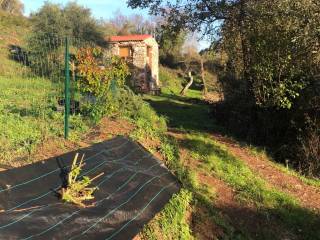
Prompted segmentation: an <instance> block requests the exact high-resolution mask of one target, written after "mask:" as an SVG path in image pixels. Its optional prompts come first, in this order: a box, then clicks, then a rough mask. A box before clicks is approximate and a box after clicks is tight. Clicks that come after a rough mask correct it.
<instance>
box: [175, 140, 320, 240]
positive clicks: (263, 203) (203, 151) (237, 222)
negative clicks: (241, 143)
mask: <svg viewBox="0 0 320 240" xmlns="http://www.w3.org/2000/svg"><path fill="white" fill-rule="evenodd" d="M192 136H193V135H192ZM209 141H210V140H208V141H206V140H205V139H204V138H202V137H199V138H198V137H194V138H191V137H187V138H186V139H184V140H180V141H179V145H182V146H184V147H185V148H187V149H188V150H190V151H191V152H192V153H195V154H197V155H198V156H199V158H200V160H199V161H200V162H201V165H202V167H201V168H202V169H203V170H204V171H206V174H208V175H212V174H214V175H215V176H218V177H220V178H221V179H223V180H224V181H225V182H227V183H228V184H229V185H231V186H232V187H233V188H234V189H235V190H236V194H237V195H236V197H237V198H238V197H239V199H241V200H242V201H246V202H247V203H249V205H250V204H253V205H256V206H257V207H243V208H242V207H235V206H233V205H232V206H223V207H221V209H220V208H219V209H218V210H220V211H221V212H223V213H225V214H226V215H227V216H228V219H229V220H230V221H231V222H230V223H231V224H230V225H231V226H235V227H239V229H238V230H240V231H241V234H238V233H236V231H235V230H234V229H232V227H230V226H228V225H226V223H223V222H221V219H217V217H219V215H217V209H215V208H212V207H211V206H212V202H211V201H208V200H207V199H206V198H202V197H201V196H197V195H195V196H196V197H197V198H199V199H198V201H199V202H200V203H201V205H203V206H204V207H205V208H206V209H207V210H208V211H209V212H210V216H211V217H212V218H213V220H214V221H215V222H216V221H217V222H218V223H219V222H220V223H221V225H222V226H221V227H223V229H224V232H227V234H228V236H232V237H233V239H243V238H242V237H244V236H246V235H249V236H250V237H251V238H252V239H306V240H311V239H312V240H313V239H320V228H319V226H320V214H319V213H318V212H315V211H311V210H309V209H306V208H303V207H301V206H299V204H297V203H296V202H295V199H293V198H292V197H290V196H288V195H286V194H284V193H282V192H280V191H278V190H276V189H271V188H269V187H268V186H267V184H266V183H265V182H264V181H263V180H262V179H260V178H259V177H256V175H255V174H254V173H253V172H251V170H250V169H249V168H248V167H246V166H245V165H244V164H243V163H242V162H241V161H240V160H238V159H236V158H235V157H233V156H232V155H230V154H229V153H228V152H227V151H225V150H224V149H222V148H221V147H220V146H218V145H215V144H213V143H211V142H209ZM207 156H214V157H213V158H211V159H210V157H207ZM192 171H195V169H192ZM213 187H214V186H213ZM239 205H240V204H239ZM234 234H236V235H234ZM236 236H237V237H236ZM290 236H297V237H294V238H291V237H290Z"/></svg>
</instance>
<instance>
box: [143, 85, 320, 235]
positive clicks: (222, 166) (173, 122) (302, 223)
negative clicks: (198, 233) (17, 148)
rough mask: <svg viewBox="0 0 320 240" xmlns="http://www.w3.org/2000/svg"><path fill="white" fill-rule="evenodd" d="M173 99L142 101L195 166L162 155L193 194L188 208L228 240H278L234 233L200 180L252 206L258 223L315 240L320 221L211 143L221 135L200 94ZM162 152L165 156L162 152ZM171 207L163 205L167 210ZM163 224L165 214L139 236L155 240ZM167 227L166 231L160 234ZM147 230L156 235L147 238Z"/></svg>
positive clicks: (167, 95) (168, 95)
mask: <svg viewBox="0 0 320 240" xmlns="http://www.w3.org/2000/svg"><path fill="white" fill-rule="evenodd" d="M177 93H178V91H177V90H173V91H172V90H168V89H166V88H165V89H164V91H163V94H161V95H160V96H145V97H144V98H145V100H146V101H148V102H149V103H150V105H151V106H152V107H153V108H154V109H155V110H156V111H157V112H158V113H159V114H160V115H163V116H165V118H166V119H167V121H168V126H169V127H170V128H171V131H173V132H175V131H176V130H179V133H180V134H181V133H182V134H183V139H182V140H181V139H179V140H176V142H177V143H176V144H177V146H179V148H183V149H187V157H186V156H184V158H185V159H186V158H187V159H192V160H190V161H194V164H192V165H191V166H190V165H188V164H186V163H185V162H184V160H183V159H181V158H180V157H179V153H177V154H176V155H174V154H167V155H168V156H167V162H168V166H169V167H170V168H171V169H172V170H174V171H176V174H177V176H179V178H180V180H181V181H182V182H183V184H184V186H185V189H187V190H188V191H190V192H191V193H192V196H193V201H191V203H190V208H191V209H199V208H205V210H206V212H207V213H209V214H208V216H207V217H208V218H209V219H211V221H213V222H214V223H215V224H216V225H218V226H219V227H221V228H222V229H223V231H224V234H225V235H224V236H225V237H227V239H271V238H272V239H281V237H282V236H280V235H277V233H276V232H274V229H268V227H266V228H265V229H261V230H260V232H259V234H260V235H259V236H252V235H251V234H250V231H247V229H240V231H239V229H238V230H237V231H235V229H234V227H233V226H232V224H231V223H230V222H229V221H228V220H227V219H224V218H223V217H221V215H220V214H219V213H218V211H217V209H215V208H214V202H215V194H219V193H215V186H210V185H206V183H204V182H201V183H200V182H199V179H198V176H199V175H201V174H204V175H206V176H212V177H215V178H218V179H220V180H222V181H223V182H225V183H226V184H227V185H228V186H230V187H232V189H234V191H235V194H236V200H237V201H238V202H239V203H240V204H243V205H244V206H254V207H253V208H254V209H255V211H256V213H255V214H257V215H258V216H261V218H262V219H264V220H263V221H266V222H268V221H275V222H276V223H275V224H276V225H278V227H279V228H280V229H283V232H289V233H292V234H294V235H296V236H299V239H300V238H301V239H320V237H319V236H320V229H319V228H318V226H320V225H319V224H320V221H319V217H318V215H317V214H315V213H313V212H312V211H310V210H308V209H304V208H302V207H301V206H300V205H299V203H298V201H297V200H296V199H295V198H294V197H292V196H289V195H288V194H285V193H283V192H281V191H280V190H277V189H275V188H273V187H272V186H269V185H268V184H267V183H266V181H265V180H264V179H262V178H261V177H259V176H257V175H256V174H255V173H254V172H252V171H251V169H250V168H249V167H247V166H246V165H245V163H244V162H242V161H241V160H240V159H238V158H236V157H234V156H233V155H231V154H230V153H229V152H228V150H227V149H226V148H225V147H224V146H223V145H222V144H220V143H218V142H216V141H215V140H213V139H212V137H211V136H210V134H209V133H210V132H211V133H212V132H221V131H220V130H221V129H220V128H219V127H217V126H216V125H215V124H214V120H213V119H212V116H211V115H210V106H209V105H207V104H206V103H204V102H203V101H201V92H200V91H198V92H197V91H196V90H193V91H189V93H188V94H187V96H180V95H178V94H177ZM163 145H165V143H163ZM168 148H169V147H168V146H167V149H168ZM163 149H164V155H166V151H165V149H166V147H163ZM181 204H182V203H181ZM171 207H172V206H171V205H168V208H169V209H170V208H171ZM177 209H179V208H177ZM190 211H193V210H190ZM268 219H269V220H268ZM166 221H167V219H166V216H165V215H164V214H162V215H160V216H158V217H157V218H156V220H154V221H153V222H151V223H150V224H151V225H149V226H147V227H146V229H145V232H144V234H147V235H148V236H155V235H159V231H160V230H159V226H161V224H160V223H161V222H166ZM171 223H172V222H171ZM166 227H168V226H165V227H164V229H162V230H165V228H166ZM172 228H173V227H172ZM190 228H191V227H190ZM152 229H156V230H155V231H154V232H152ZM152 233H153V234H152ZM194 234H195V233H194ZM143 236H145V235H143ZM162 237H163V236H162ZM145 239H147V238H145ZM151 239H152V238H151ZM165 239H170V237H169V238H165Z"/></svg>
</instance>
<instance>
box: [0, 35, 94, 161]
mask: <svg viewBox="0 0 320 240" xmlns="http://www.w3.org/2000/svg"><path fill="white" fill-rule="evenodd" d="M66 39H68V40H66ZM92 45H93V44H92V43H88V42H82V41H80V40H78V39H73V38H66V37H56V36H54V35H52V36H44V37H42V38H40V37H38V38H32V39H27V40H26V41H25V43H24V44H21V45H20V44H10V45H7V46H5V47H6V48H7V49H6V55H7V56H5V55H3V56H0V57H1V58H0V59H1V60H0V61H1V62H0V65H2V64H3V65H2V66H1V67H0V89H1V91H0V160H1V163H5V162H6V161H9V160H10V161H11V160H12V159H19V158H25V156H30V154H31V152H32V151H33V150H34V147H35V146H36V145H37V144H39V143H41V142H43V141H44V140H46V139H48V138H50V137H52V136H54V137H63V136H65V137H66V138H67V137H68V135H69V132H68V130H69V128H70V127H72V126H69V125H68V119H69V113H71V120H73V121H75V122H78V123H79V122H80V121H81V120H80V119H79V117H78V116H77V115H76V114H77V112H78V111H79V106H80V101H81V95H80V93H79V90H78V88H77V74H76V71H75V56H76V54H77V51H78V50H79V49H81V48H83V47H86V46H92ZM2 48H4V46H2ZM68 79H69V81H66V80H68ZM65 83H67V85H65ZM24 162H25V159H24ZM10 165H12V164H10Z"/></svg>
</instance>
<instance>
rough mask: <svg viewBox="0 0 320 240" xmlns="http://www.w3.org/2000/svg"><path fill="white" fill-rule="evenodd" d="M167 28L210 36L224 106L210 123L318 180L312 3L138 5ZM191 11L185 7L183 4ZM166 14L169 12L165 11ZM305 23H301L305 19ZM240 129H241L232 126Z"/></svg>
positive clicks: (136, 0)
mask: <svg viewBox="0 0 320 240" xmlns="http://www.w3.org/2000/svg"><path fill="white" fill-rule="evenodd" d="M129 5H130V6H131V7H133V8H138V7H140V8H149V9H150V10H151V12H152V13H153V14H156V15H161V16H162V17H164V18H165V19H167V20H168V22H169V23H170V24H169V25H170V27H171V29H174V30H175V31H176V32H179V31H180V30H181V29H183V30H186V29H187V30H190V31H200V32H201V33H203V34H204V35H205V36H207V37H208V38H209V37H211V40H212V41H211V42H212V49H209V50H208V51H211V52H213V51H215V52H216V53H219V54H221V55H225V56H226V57H225V60H224V61H221V63H220V64H221V68H220V70H219V69H218V70H219V71H220V76H221V77H220V80H221V86H222V89H223V93H224V97H225V101H223V102H221V103H220V104H219V105H218V106H217V108H216V116H218V118H217V120H218V121H219V122H220V123H221V124H223V125H225V126H226V127H227V128H228V129H229V130H230V132H231V133H233V134H235V135H237V136H239V137H242V138H244V139H245V140H246V141H249V142H253V143H255V144H261V145H265V146H267V147H269V148H270V150H271V151H272V152H273V153H274V155H275V157H276V159H278V160H279V161H282V162H285V161H286V160H289V161H290V163H291V165H292V166H294V167H295V168H296V169H297V170H299V171H301V172H303V173H304V174H308V175H313V176H319V162H320V161H319V158H320V153H319V148H317V147H316V148H315V147H313V146H315V145H316V144H317V143H318V142H319V129H320V127H319V126H320V125H319V112H320V110H319V97H318V96H319V84H318V75H319V44H318V31H319V27H318V25H317V23H318V8H319V4H318V1H315V0H314V1H313V0H312V1H308V0H307V1H298V0H294V1H286V0H283V1H276V2H270V1H267V0H265V1H244V0H237V1H220V0H217V1H206V0H196V1H191V0H190V1H186V2H183V3H182V2H180V1H174V3H167V2H166V1H154V0H152V1H148V2H145V1H141V0H130V1H129ZM190 6H193V7H190ZM167 9H170V10H169V11H168V10H167ZM306 19H307V20H306ZM239 126H241V127H239Z"/></svg>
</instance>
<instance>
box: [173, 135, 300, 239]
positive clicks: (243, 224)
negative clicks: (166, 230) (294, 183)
mask: <svg viewBox="0 0 320 240" xmlns="http://www.w3.org/2000/svg"><path fill="white" fill-rule="evenodd" d="M170 135H171V136H174V137H175V138H176V139H177V140H182V139H183V138H184V134H182V133H177V132H174V133H173V132H171V133H170ZM179 149H180V157H181V160H182V162H183V163H184V165H185V166H186V167H188V168H190V169H197V170H196V172H197V177H198V182H199V183H201V184H205V185H207V186H209V187H211V188H213V189H214V191H215V193H216V197H215V199H214V201H213V202H212V206H213V207H214V208H215V209H216V210H217V211H218V212H219V214H220V215H221V217H222V218H223V219H225V220H226V221H227V222H228V223H229V224H230V225H231V226H232V227H233V228H234V229H233V233H228V236H227V237H230V234H231V235H232V237H234V238H237V235H239V234H240V233H241V235H246V236H249V237H250V238H252V239H269V238H270V237H272V239H290V240H294V239H298V238H297V236H295V235H294V234H292V233H291V232H289V231H288V230H287V229H286V228H285V227H282V226H281V223H280V222H279V221H277V219H275V218H273V217H271V216H266V215H264V214H262V213H261V212H259V210H258V209H257V208H256V207H255V206H251V205H247V204H245V203H243V202H239V201H238V200H237V198H236V196H237V193H236V191H235V190H234V189H233V188H232V187H230V186H229V185H228V184H226V183H225V182H224V181H222V180H220V179H218V178H217V177H215V176H212V175H208V174H205V173H203V172H202V171H201V170H200V169H199V166H200V162H199V161H198V160H197V159H193V158H191V157H190V155H189V154H188V150H187V149H186V148H184V147H183V146H181V145H180V146H179ZM206 211H207V210H206V209H203V208H201V209H197V210H196V213H195V216H194V217H195V221H193V224H192V225H193V233H194V234H195V235H196V236H197V238H198V239H206V240H209V239H216V238H218V239H223V238H224V237H225V236H224V235H223V229H221V228H220V227H219V226H217V225H216V224H215V223H213V221H210V219H209V218H207V219H206V221H205V222H201V221H200V222H198V218H201V216H199V215H202V214H206Z"/></svg>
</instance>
